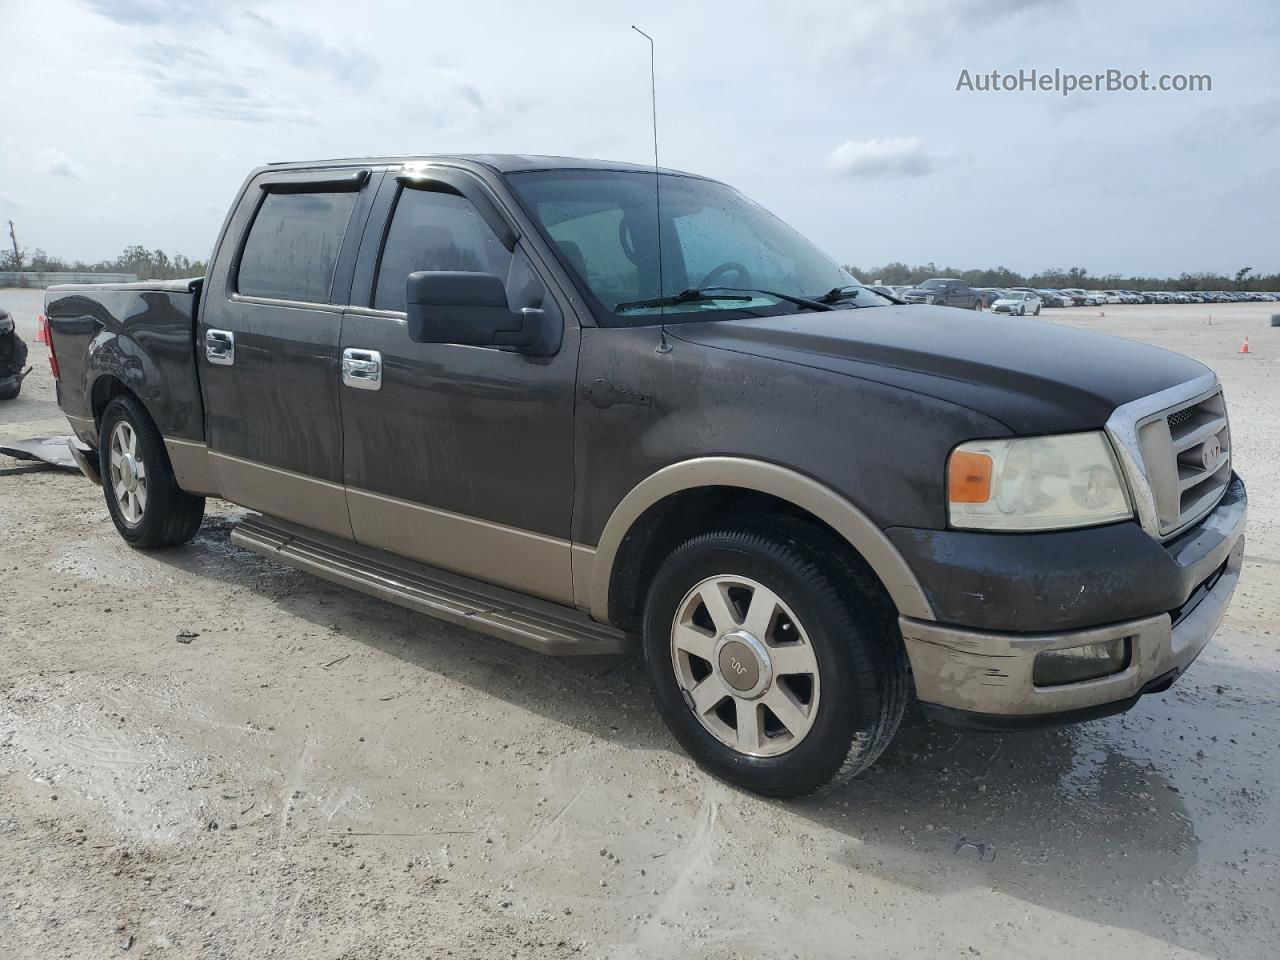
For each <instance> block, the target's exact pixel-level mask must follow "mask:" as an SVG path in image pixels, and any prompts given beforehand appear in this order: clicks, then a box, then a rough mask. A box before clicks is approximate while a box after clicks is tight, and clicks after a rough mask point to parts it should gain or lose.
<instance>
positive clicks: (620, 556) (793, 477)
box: [575, 457, 935, 626]
mask: <svg viewBox="0 0 1280 960" xmlns="http://www.w3.org/2000/svg"><path fill="white" fill-rule="evenodd" d="M726 491H727V492H728V493H730V494H737V495H739V496H742V495H745V496H748V497H750V496H752V495H754V496H755V497H757V498H765V499H768V500H772V501H776V502H778V503H780V504H782V505H785V507H787V508H789V509H790V511H791V512H797V513H799V514H802V515H807V516H809V517H811V518H813V519H815V520H817V521H819V522H820V523H822V524H823V525H825V526H827V527H828V528H830V529H831V530H832V531H834V532H835V533H836V534H838V535H839V536H840V538H841V539H843V540H844V541H845V542H846V543H847V544H848V545H849V547H850V548H851V549H852V550H853V551H854V552H855V553H856V554H857V555H858V556H859V557H861V558H862V559H863V560H864V561H865V562H866V564H867V565H868V566H869V567H870V568H871V570H872V571H873V572H874V573H875V575H876V576H877V577H878V578H879V579H880V582H881V583H882V584H883V585H884V588H885V590H886V591H887V593H888V594H889V597H890V598H891V599H892V600H893V602H894V604H895V605H896V606H897V608H898V612H899V613H900V614H902V615H904V616H909V617H914V618H916V619H921V620H933V619H935V617H934V614H933V609H932V607H931V606H930V604H929V601H928V598H927V597H926V596H925V593H924V591H923V589H922V588H921V586H920V583H919V581H918V580H917V579H916V577H915V574H914V573H912V571H911V568H910V567H909V566H907V562H906V560H904V559H903V557H902V555H901V554H900V553H899V552H898V550H897V548H895V547H894V546H893V543H892V542H891V541H890V540H889V538H888V537H886V536H885V535H884V533H883V531H881V530H880V528H879V527H877V526H876V525H875V523H873V522H872V520H871V519H870V518H869V517H868V516H867V515H866V514H865V513H863V512H862V511H861V510H860V509H858V507H857V506H856V505H854V504H853V503H851V502H850V501H849V500H848V499H846V498H845V497H843V496H841V495H840V494H839V493H836V492H835V491H834V490H832V489H830V488H829V487H827V486H825V485H823V484H821V483H819V482H818V481H817V480H814V479H813V478H811V477H808V476H805V475H804V474H801V473H798V472H796V471H794V470H791V469H790V468H787V467H783V466H779V465H778V464H774V463H769V462H767V461H763V460H752V459H748V458H743V457H698V458H695V459H692V460H685V461H682V462H680V463H675V464H672V465H670V466H667V467H664V468H662V469H661V470H658V471H657V472H656V473H653V474H651V475H650V476H648V477H646V478H645V479H644V480H642V481H641V482H640V483H639V484H637V485H636V486H635V487H634V488H633V489H632V490H631V492H629V493H628V494H627V495H626V496H625V497H623V498H622V501H621V502H620V503H619V504H618V505H617V507H615V508H614V511H613V513H612V514H611V515H610V517H609V520H608V522H607V523H606V524H605V528H604V531H603V532H602V533H601V535H600V540H599V543H598V544H597V546H596V548H595V551H594V554H593V555H592V556H591V560H590V565H589V567H590V569H589V572H587V571H584V572H587V575H586V576H584V577H582V580H583V581H584V582H583V586H584V587H585V588H586V590H585V592H586V597H585V598H582V597H580V598H579V603H580V604H581V603H582V601H583V599H585V600H586V601H587V605H588V606H589V609H590V611H591V615H592V616H593V617H594V618H595V619H597V620H600V621H602V622H606V623H618V624H619V625H620V626H624V625H625V622H626V620H627V619H628V618H627V607H626V603H625V602H624V601H621V600H620V598H619V593H620V592H621V593H623V594H629V593H634V590H623V591H619V590H618V587H619V585H620V584H624V585H629V584H633V583H635V582H636V581H637V578H639V577H641V576H642V574H643V567H644V564H645V563H646V559H647V558H652V556H653V551H654V550H655V548H658V549H660V548H661V546H662V540H661V533H660V531H662V530H663V529H664V527H665V528H667V529H670V527H669V526H668V525H669V524H671V523H672V521H673V515H672V511H673V510H674V511H676V513H675V515H674V520H675V521H676V523H677V526H678V522H679V519H680V517H682V516H683V517H691V516H694V515H698V514H701V516H703V517H705V516H706V513H707V511H708V510H712V511H714V510H717V509H719V508H721V507H722V506H723V504H724V497H725V493H726ZM758 502H763V501H758ZM693 532H697V531H693ZM582 559H585V558H582ZM575 579H577V578H576V577H575Z"/></svg>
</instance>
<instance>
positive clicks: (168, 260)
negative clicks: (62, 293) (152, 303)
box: [0, 243, 206, 280]
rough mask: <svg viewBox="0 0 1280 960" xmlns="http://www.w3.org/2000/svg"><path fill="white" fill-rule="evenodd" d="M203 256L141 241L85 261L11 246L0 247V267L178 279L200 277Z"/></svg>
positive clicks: (203, 264) (203, 268)
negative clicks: (107, 257) (112, 255)
mask: <svg viewBox="0 0 1280 960" xmlns="http://www.w3.org/2000/svg"><path fill="white" fill-rule="evenodd" d="M205 266H206V264H205V262H204V261H203V260H192V259H190V258H188V257H186V256H184V255H183V254H181V253H175V254H174V255H173V256H170V255H169V254H167V253H165V252H164V251H163V250H159V249H157V250H148V249H147V248H146V247H144V246H142V245H140V244H134V245H133V246H129V247H125V248H124V252H123V253H121V254H120V256H118V257H116V258H115V259H114V260H99V261H97V262H96V263H85V262H84V261H83V260H63V259H62V258H61V257H54V256H50V255H49V254H47V253H45V252H44V251H43V250H39V249H37V250H33V251H31V252H30V253H28V252H27V251H25V250H21V249H18V248H17V244H16V243H15V244H14V248H13V249H10V250H3V251H0V270H34V271H37V272H40V273H61V272H72V273H135V274H137V275H138V279H139V280H177V279H180V278H183V277H200V276H203V275H204V272H205Z"/></svg>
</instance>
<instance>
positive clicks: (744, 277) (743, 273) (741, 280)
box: [698, 260, 751, 287]
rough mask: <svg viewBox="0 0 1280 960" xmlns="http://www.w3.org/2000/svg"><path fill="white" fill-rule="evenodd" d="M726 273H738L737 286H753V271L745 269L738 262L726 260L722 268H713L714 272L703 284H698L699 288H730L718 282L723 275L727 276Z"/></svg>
mask: <svg viewBox="0 0 1280 960" xmlns="http://www.w3.org/2000/svg"><path fill="white" fill-rule="evenodd" d="M726 273H736V274H737V275H738V277H737V283H736V284H735V286H740V287H749V286H751V271H750V270H748V269H747V268H746V267H744V266H743V265H742V264H740V263H738V262H737V261H736V260H726V261H725V262H724V263H722V264H720V266H718V267H714V268H712V270H711V271H710V272H709V273H708V274H707V275H706V276H705V277H703V278H702V282H701V283H700V284H698V286H699V287H716V286H728V284H722V283H717V282H716V281H718V280H719V279H720V278H721V275H722V274H726Z"/></svg>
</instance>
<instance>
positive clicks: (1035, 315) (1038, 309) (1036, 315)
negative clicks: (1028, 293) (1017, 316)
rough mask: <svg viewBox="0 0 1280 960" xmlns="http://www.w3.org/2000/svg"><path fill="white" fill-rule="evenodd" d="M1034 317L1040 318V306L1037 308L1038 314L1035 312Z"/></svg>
mask: <svg viewBox="0 0 1280 960" xmlns="http://www.w3.org/2000/svg"><path fill="white" fill-rule="evenodd" d="M1032 316H1033V317H1038V316H1040V307H1039V306H1037V307H1036V312H1035V313H1033V314H1032Z"/></svg>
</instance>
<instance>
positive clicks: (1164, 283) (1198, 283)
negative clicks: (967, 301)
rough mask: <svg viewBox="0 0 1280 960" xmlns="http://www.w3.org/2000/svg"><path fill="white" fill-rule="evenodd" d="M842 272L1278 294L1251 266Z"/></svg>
mask: <svg viewBox="0 0 1280 960" xmlns="http://www.w3.org/2000/svg"><path fill="white" fill-rule="evenodd" d="M845 269H846V270H848V271H849V272H850V273H852V274H853V275H854V276H855V277H857V278H858V279H859V280H861V281H862V282H863V283H883V284H885V285H888V286H900V285H905V284H912V285H914V284H917V283H921V282H923V281H925V280H928V279H929V278H930V277H955V278H956V279H958V280H963V281H964V282H965V283H967V284H968V285H969V286H971V287H1034V288H1047V289H1050V290H1060V289H1062V288H1064V287H1079V288H1081V289H1086V290H1172V291H1178V290H1244V291H1250V290H1253V291H1259V292H1268V293H1270V292H1274V291H1280V271H1277V272H1276V273H1270V274H1265V273H1256V272H1255V271H1254V269H1253V267H1242V268H1241V269H1239V270H1237V271H1236V272H1235V275H1234V276H1230V277H1229V276H1226V275H1224V274H1218V273H1208V272H1206V273H1181V274H1179V275H1178V276H1177V277H1124V276H1121V275H1120V274H1118V273H1108V274H1105V275H1103V276H1090V274H1089V271H1088V270H1085V269H1084V268H1082V267H1072V268H1070V269H1069V270H1063V269H1061V268H1059V267H1052V268H1050V269H1048V270H1041V271H1040V272H1039V273H1034V274H1032V275H1030V276H1023V275H1022V274H1020V273H1015V272H1014V271H1012V270H1010V269H1008V268H1007V267H990V268H988V269H986V270H961V269H959V268H957V267H939V266H937V265H936V264H934V263H926V264H923V265H921V266H914V267H909V266H907V265H906V264H905V263H887V264H885V265H884V266H882V267H871V268H869V269H863V268H861V267H856V266H852V265H846V266H845Z"/></svg>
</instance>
